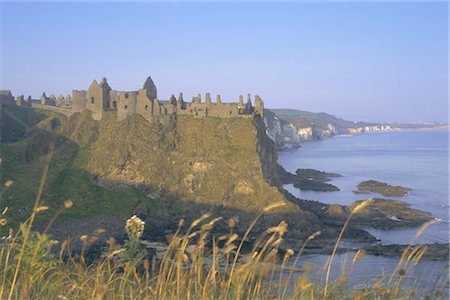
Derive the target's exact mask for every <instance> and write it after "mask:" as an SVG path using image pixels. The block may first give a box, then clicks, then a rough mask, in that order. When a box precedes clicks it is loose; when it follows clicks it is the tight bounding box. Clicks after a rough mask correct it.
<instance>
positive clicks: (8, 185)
mask: <svg viewBox="0 0 450 300" xmlns="http://www.w3.org/2000/svg"><path fill="white" fill-rule="evenodd" d="M13 184H14V181H12V180H6V182H5V186H6V187H7V188H10V187H11V186H12V185H13Z"/></svg>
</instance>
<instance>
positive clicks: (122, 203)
mask: <svg viewBox="0 0 450 300" xmlns="http://www.w3.org/2000/svg"><path fill="white" fill-rule="evenodd" d="M1 113H2V118H1V130H2V131H1V136H2V143H1V165H0V174H1V180H2V183H4V182H5V181H6V180H12V181H13V182H14V184H13V185H12V186H11V188H10V189H8V190H7V191H6V192H5V193H4V194H3V195H2V196H1V203H0V208H4V207H9V210H10V211H11V212H12V213H11V220H10V222H12V223H13V224H16V225H17V224H18V222H23V221H24V220H25V219H26V218H27V216H29V215H30V212H31V210H32V205H31V203H30V199H33V198H34V196H35V195H36V192H37V188H38V186H39V181H40V174H41V172H42V169H43V166H44V163H45V157H46V154H47V152H48V151H49V144H51V143H55V148H54V153H53V157H52V161H51V164H50V167H49V173H48V177H47V181H46V184H45V188H44V192H43V195H42V199H43V200H42V201H43V204H45V205H47V206H48V207H49V211H48V212H46V213H43V214H41V215H40V216H39V217H40V219H42V220H45V219H48V217H49V216H50V215H52V214H54V213H55V211H56V209H57V208H58V207H60V206H61V204H62V202H63V201H64V200H66V199H72V200H73V201H74V203H75V205H74V208H73V209H72V210H70V211H69V212H65V213H64V215H63V216H62V217H61V219H62V220H70V219H72V220H79V219H80V218H81V219H83V218H93V217H109V216H117V215H123V216H128V215H129V214H130V213H131V212H132V211H133V209H134V208H135V207H136V206H139V205H145V206H146V207H148V210H149V211H155V210H156V209H157V201H156V200H154V199H151V198H149V197H146V196H145V195H144V194H143V193H142V192H141V191H139V190H137V189H135V188H131V189H128V190H124V191H118V192H117V191H114V192H113V191H109V190H107V189H104V188H102V187H100V186H98V185H96V184H94V183H93V182H92V181H91V175H90V174H89V172H88V171H87V170H86V165H87V160H88V157H89V148H88V147H86V146H81V147H80V146H79V145H77V144H76V143H74V142H71V141H69V140H67V139H65V138H64V137H62V136H61V135H60V134H59V131H60V130H61V126H62V124H64V123H65V122H67V120H66V119H65V117H64V116H62V115H59V114H55V113H51V112H47V111H38V110H34V109H27V108H22V107H14V106H4V107H3V108H2V112H1ZM48 118H50V119H51V120H57V121H58V122H54V123H55V124H59V125H56V126H55V127H54V128H52V129H51V130H50V131H47V130H44V129H41V128H45V127H46V126H47V125H48V123H49V121H48V120H49V119H48ZM47 129H48V128H47Z"/></svg>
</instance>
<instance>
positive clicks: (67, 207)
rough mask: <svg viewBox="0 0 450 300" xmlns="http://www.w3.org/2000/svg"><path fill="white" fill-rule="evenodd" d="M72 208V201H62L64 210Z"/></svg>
mask: <svg viewBox="0 0 450 300" xmlns="http://www.w3.org/2000/svg"><path fill="white" fill-rule="evenodd" d="M72 206H73V202H72V200H70V199H67V200H65V201H64V208H65V209H69V208H71V207H72Z"/></svg>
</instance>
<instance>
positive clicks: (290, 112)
mask: <svg viewBox="0 0 450 300" xmlns="http://www.w3.org/2000/svg"><path fill="white" fill-rule="evenodd" d="M270 110H271V111H272V112H274V113H275V114H276V115H277V116H279V117H280V118H282V119H283V120H286V121H287V122H289V123H291V124H292V125H294V126H295V127H296V128H297V129H298V128H306V127H314V128H317V129H327V126H328V124H332V125H333V126H334V127H335V128H336V129H337V130H338V131H339V132H342V133H346V131H345V129H346V128H353V127H363V126H370V125H375V124H373V123H365V122H352V121H347V120H344V119H342V118H338V117H335V116H333V115H330V114H327V113H324V112H320V113H314V112H308V111H303V110H297V109H270Z"/></svg>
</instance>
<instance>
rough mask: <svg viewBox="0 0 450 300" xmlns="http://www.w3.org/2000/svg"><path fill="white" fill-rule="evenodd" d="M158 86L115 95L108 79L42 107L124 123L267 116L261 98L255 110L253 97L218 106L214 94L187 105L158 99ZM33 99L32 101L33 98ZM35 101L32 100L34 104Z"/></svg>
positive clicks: (48, 99)
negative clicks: (111, 115) (110, 116)
mask: <svg viewBox="0 0 450 300" xmlns="http://www.w3.org/2000/svg"><path fill="white" fill-rule="evenodd" d="M157 96H158V93H157V89H156V86H155V84H154V82H153V80H152V79H151V77H148V78H147V79H146V81H145V83H144V85H143V87H142V88H141V89H140V90H138V91H128V92H125V91H120V92H119V91H115V90H112V89H111V87H110V86H109V85H108V82H107V80H106V78H103V79H102V80H101V82H100V83H98V82H97V81H96V80H94V81H92V83H91V85H90V86H89V88H88V90H87V91H84V90H73V91H72V98H70V96H68V97H67V100H66V99H65V98H64V97H62V96H61V97H58V98H56V97H54V96H52V97H47V96H46V94H45V92H44V93H43V94H42V96H41V98H40V104H41V105H42V106H59V107H62V108H68V107H70V106H71V107H70V111H71V112H83V111H85V110H89V111H91V113H92V118H93V119H94V120H101V119H102V116H103V112H105V111H107V110H113V111H117V120H119V121H122V120H124V119H126V118H128V117H129V116H131V115H133V114H139V115H141V116H142V117H144V119H146V120H148V121H150V122H153V121H158V122H160V120H162V119H164V118H161V117H162V116H171V117H170V118H168V120H171V119H172V117H173V116H176V115H191V116H193V117H195V118H207V117H220V118H229V117H246V118H252V117H253V116H255V115H259V116H261V117H262V116H263V115H264V103H263V102H262V100H261V98H260V97H259V96H255V106H254V107H253V105H252V101H251V95H250V94H248V95H247V101H246V103H244V97H243V96H242V95H241V96H240V97H239V102H238V103H223V102H222V100H221V97H220V95H217V96H216V102H212V100H211V94H210V93H206V94H205V102H202V97H201V95H200V94H198V95H197V96H195V97H193V98H192V102H185V101H184V100H183V94H182V93H180V95H179V97H178V99H176V98H175V96H174V95H172V96H171V97H170V99H169V100H166V101H162V100H159V99H158V97H157ZM30 99H31V98H30ZM30 101H31V100H30ZM17 104H18V105H28V104H27V101H25V100H24V99H23V96H22V98H19V99H18V101H17Z"/></svg>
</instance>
